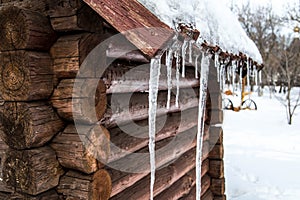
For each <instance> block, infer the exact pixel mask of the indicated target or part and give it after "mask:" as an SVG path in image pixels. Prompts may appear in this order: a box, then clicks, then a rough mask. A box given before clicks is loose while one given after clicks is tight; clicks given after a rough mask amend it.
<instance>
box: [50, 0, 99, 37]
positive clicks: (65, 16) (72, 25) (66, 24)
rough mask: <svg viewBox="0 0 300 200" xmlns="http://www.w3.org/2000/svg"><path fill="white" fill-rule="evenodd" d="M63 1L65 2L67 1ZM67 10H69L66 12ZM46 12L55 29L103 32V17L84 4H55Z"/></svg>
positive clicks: (61, 30) (59, 30)
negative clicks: (73, 5)
mask: <svg viewBox="0 0 300 200" xmlns="http://www.w3.org/2000/svg"><path fill="white" fill-rule="evenodd" d="M64 2H65V4H67V1H64ZM77 2H80V1H77ZM61 5H62V4H61ZM67 6H68V5H67ZM68 10H70V11H71V12H68ZM48 13H49V15H50V20H51V24H52V27H53V29H54V30H55V31H58V32H68V31H86V32H98V33H101V32H103V26H102V24H103V19H102V18H101V17H100V16H99V15H98V14H97V13H96V12H95V11H94V10H93V9H91V8H90V7H89V6H88V5H86V4H83V3H80V5H77V8H76V7H73V8H68V7H63V6H60V5H57V6H55V7H53V9H52V10H51V11H50V12H48Z"/></svg>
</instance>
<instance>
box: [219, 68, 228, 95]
mask: <svg viewBox="0 0 300 200" xmlns="http://www.w3.org/2000/svg"><path fill="white" fill-rule="evenodd" d="M226 76H227V75H226V71H225V66H223V79H222V81H223V86H222V87H221V88H220V89H221V91H222V92H223V91H224V88H225V85H226Z"/></svg>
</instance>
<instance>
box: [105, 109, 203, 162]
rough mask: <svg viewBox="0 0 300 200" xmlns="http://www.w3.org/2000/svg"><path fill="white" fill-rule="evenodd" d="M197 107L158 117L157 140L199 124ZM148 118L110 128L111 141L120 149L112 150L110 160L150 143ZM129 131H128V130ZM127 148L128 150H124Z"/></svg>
mask: <svg viewBox="0 0 300 200" xmlns="http://www.w3.org/2000/svg"><path fill="white" fill-rule="evenodd" d="M197 114H198V110H197V109H189V110H186V111H183V112H181V113H172V114H169V115H167V119H166V121H165V118H164V116H163V117H159V118H158V119H157V124H156V127H158V128H159V129H160V128H161V130H159V131H158V132H157V133H156V141H157V142H158V141H161V140H163V139H166V138H168V137H173V136H175V135H177V134H179V133H182V132H184V131H187V130H189V129H191V128H194V127H196V126H197V123H198V121H197ZM147 125H148V120H142V121H138V122H135V123H130V124H125V125H121V126H118V127H115V128H112V129H110V135H111V142H112V143H114V144H115V145H116V146H118V147H119V149H118V151H112V152H111V154H110V155H109V162H113V161H115V160H118V159H120V158H122V157H124V156H126V155H127V154H128V153H130V152H136V151H138V150H140V149H142V148H145V147H147V145H148V137H147V135H148V126H147ZM127 131H128V132H127ZM124 150H126V151H124Z"/></svg>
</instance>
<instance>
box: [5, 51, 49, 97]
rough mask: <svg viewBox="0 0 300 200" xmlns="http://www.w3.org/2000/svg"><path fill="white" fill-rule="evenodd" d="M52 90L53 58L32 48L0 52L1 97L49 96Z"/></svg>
mask: <svg viewBox="0 0 300 200" xmlns="http://www.w3.org/2000/svg"><path fill="white" fill-rule="evenodd" d="M52 91H53V69H52V60H51V58H50V56H49V54H47V53H40V52H34V51H22V50H21V51H9V52H0V99H3V100H5V101H31V100H41V99H48V98H49V96H50V95H51V93H52Z"/></svg>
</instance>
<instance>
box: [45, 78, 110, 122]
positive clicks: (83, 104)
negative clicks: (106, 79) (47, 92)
mask: <svg viewBox="0 0 300 200" xmlns="http://www.w3.org/2000/svg"><path fill="white" fill-rule="evenodd" d="M74 84H76V86H77V84H78V85H80V86H81V87H80V88H75V89H74ZM93 84H97V85H96V86H94V85H93ZM92 87H93V88H96V91H91V88H92ZM105 91H106V88H105V85H104V83H103V81H102V80H98V79H76V80H75V79H64V80H62V81H61V82H60V83H59V85H58V87H57V88H56V89H55V90H54V93H53V95H52V97H51V102H52V105H53V107H54V108H56V109H57V112H58V114H59V116H60V117H62V118H64V119H66V120H68V121H73V119H74V116H75V117H76V119H78V121H81V122H86V123H96V122H97V121H99V120H100V119H101V118H102V117H103V115H104V113H105V111H106V104H107V100H106V93H105ZM93 92H95V93H93ZM92 105H94V106H92ZM92 109H94V110H92ZM94 114H95V115H96V116H95V115H94ZM94 117H95V119H94Z"/></svg>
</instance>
